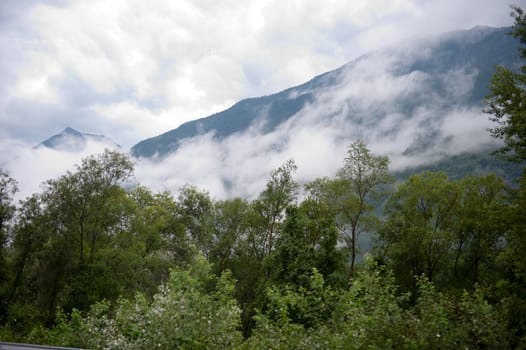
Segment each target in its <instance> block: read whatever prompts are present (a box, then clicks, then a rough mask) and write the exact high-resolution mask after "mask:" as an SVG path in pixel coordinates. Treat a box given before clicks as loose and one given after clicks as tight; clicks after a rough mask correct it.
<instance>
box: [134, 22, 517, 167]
mask: <svg viewBox="0 0 526 350" xmlns="http://www.w3.org/2000/svg"><path fill="white" fill-rule="evenodd" d="M508 31H509V28H508V27H506V28H492V27H482V26H479V27H474V28H472V29H470V30H465V31H456V32H450V33H446V34H442V35H440V36H436V37H433V38H431V39H418V40H416V41H414V42H410V43H405V44H402V45H400V46H401V47H402V48H401V49H400V48H399V47H398V46H397V47H394V46H393V47H392V48H387V49H384V50H379V51H376V52H373V53H369V54H366V55H363V56H360V57H358V58H357V59H355V60H353V61H350V62H348V63H346V64H344V65H343V66H341V67H340V68H337V69H335V70H332V71H329V72H325V73H322V74H320V75H317V76H315V77H313V78H312V79H310V80H308V81H307V82H305V83H303V84H300V85H297V86H294V87H290V88H287V89H285V90H282V91H280V92H277V93H274V94H270V95H266V96H260V97H251V98H247V99H243V100H241V101H239V102H237V103H235V104H234V105H232V106H231V107H230V108H228V109H226V110H224V111H221V112H218V113H215V114H212V115H210V116H207V117H203V118H199V119H196V120H193V121H190V122H187V123H184V124H182V125H181V126H179V127H178V128H175V129H172V130H169V131H167V132H165V133H163V134H160V135H158V136H155V137H151V138H148V139H146V140H143V141H140V142H139V143H137V144H136V145H134V146H133V147H132V149H131V154H132V155H133V156H134V157H137V158H155V157H159V158H162V157H164V156H166V155H168V154H170V153H172V152H174V151H175V150H177V149H178V147H179V146H180V144H181V142H183V141H184V140H185V139H189V138H192V137H195V136H199V135H203V134H207V133H213V135H214V138H216V139H224V138H226V137H228V136H230V135H232V134H235V133H239V132H242V131H245V130H247V129H248V128H250V127H251V126H252V125H254V123H256V122H258V121H259V122H260V124H261V132H262V133H268V132H270V131H272V130H275V128H276V127H278V126H279V125H280V124H282V123H283V122H285V121H287V120H289V119H291V118H292V117H293V116H295V115H297V114H298V113H300V112H301V111H302V110H303V109H304V108H305V106H308V105H309V104H312V103H314V101H315V98H316V96H317V95H318V94H319V92H320V91H321V92H327V91H329V90H330V89H337V88H338V84H340V83H341V79H342V76H343V75H345V72H346V71H350V70H352V69H353V68H354V67H356V66H357V65H360V64H361V63H362V62H364V61H367V60H370V59H375V58H376V57H377V56H379V55H388V53H389V52H390V51H391V52H396V51H397V50H398V51H400V52H399V53H396V54H399V55H408V56H409V54H408V53H407V52H404V50H406V49H405V48H404V46H407V47H409V48H411V46H416V47H417V48H416V49H414V48H412V49H410V50H406V51H411V50H413V51H419V50H420V51H422V52H421V53H420V56H418V57H417V58H416V59H415V58H411V60H412V61H411V62H409V64H403V63H400V62H398V63H396V65H394V66H393V67H390V69H391V73H392V74H393V76H399V77H400V76H409V77H410V76H411V74H412V75H414V76H416V75H418V74H419V73H422V72H423V73H424V74H427V75H428V77H427V78H428V79H429V80H430V85H429V89H430V93H433V94H437V95H440V96H441V97H443V98H449V99H453V100H454V99H457V100H458V101H454V102H455V103H457V102H458V103H459V104H461V105H463V106H477V105H478V106H480V108H482V98H483V97H484V96H485V95H486V94H487V82H488V81H489V79H490V77H491V75H492V74H493V71H494V66H495V65H496V64H505V65H510V64H511V65H513V66H516V64H517V61H518V55H517V50H516V48H517V47H518V42H517V40H515V39H514V38H511V37H510V36H509V35H507V34H506V33H507V32H508ZM426 52H427V53H426ZM386 53H387V54H386ZM391 54H392V53H391ZM401 62H402V61H401ZM455 69H456V70H457V71H455ZM462 69H466V72H463V71H462ZM455 72H456V73H458V74H464V73H465V74H466V75H467V76H468V78H472V79H474V83H473V86H474V87H473V89H472V90H471V91H468V92H467V93H466V96H464V95H462V96H453V94H452V93H451V94H450V95H451V96H448V93H449V92H448V91H447V90H448V89H452V88H453V89H455V88H458V87H455V86H448V85H447V84H442V83H441V82H440V81H439V80H438V79H439V78H440V76H441V75H444V74H455ZM470 75H471V77H470ZM433 79H434V80H433ZM431 80H432V81H431ZM433 84H435V86H433ZM432 88H433V89H434V90H431V89H432ZM441 89H442V90H443V91H441ZM461 93H464V92H463V91H461ZM411 98H412V100H409V99H407V100H401V101H400V102H399V103H400V106H399V108H398V109H397V110H396V112H398V113H402V114H408V113H412V112H413V111H414V110H415V108H419V107H420V106H422V105H425V103H426V102H427V100H426V98H425V96H412V97H411ZM419 98H420V99H421V100H420V101H419V100H418V99H419ZM461 98H462V99H463V100H462V101H461V100H460V99H461ZM404 104H405V105H404ZM445 105H446V107H447V104H445ZM375 108H376V110H370V111H364V113H363V114H369V115H370V114H374V113H376V112H378V113H379V114H382V113H383V114H386V113H384V111H382V110H379V111H378V109H379V107H378V106H376V107H375ZM380 109H381V107H380ZM347 118H360V115H359V113H358V114H356V113H355V114H354V115H353V114H352V113H349V115H348V116H347Z"/></svg>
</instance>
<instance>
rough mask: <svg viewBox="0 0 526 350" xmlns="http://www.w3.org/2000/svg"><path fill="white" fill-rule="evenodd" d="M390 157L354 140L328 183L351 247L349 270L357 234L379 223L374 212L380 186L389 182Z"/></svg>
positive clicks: (352, 263) (351, 270)
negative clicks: (375, 153)
mask: <svg viewBox="0 0 526 350" xmlns="http://www.w3.org/2000/svg"><path fill="white" fill-rule="evenodd" d="M388 166H389V160H388V158H387V157H384V156H375V155H373V154H372V153H371V151H370V150H369V149H367V147H366V146H365V144H364V143H363V142H362V141H356V142H353V143H352V144H351V145H350V146H349V149H348V150H347V157H346V158H345V161H344V165H343V167H342V168H341V169H340V170H339V171H338V174H337V176H338V178H337V180H336V181H333V182H332V183H331V184H330V185H329V190H330V191H331V192H332V194H333V196H334V197H333V199H332V200H333V201H334V203H335V205H336V210H337V212H338V214H337V218H336V220H337V222H340V227H342V232H343V240H344V242H345V243H346V245H347V247H348V248H349V250H350V255H351V267H350V272H351V274H352V273H353V272H354V264H355V262H356V256H357V252H358V236H359V234H360V233H363V232H371V231H373V230H374V229H375V226H376V224H377V223H378V218H377V217H376V215H375V213H374V209H375V204H376V203H377V202H378V200H379V199H380V196H381V194H382V189H383V188H384V187H385V185H387V184H389V183H391V182H392V179H391V176H390V175H389V168H388Z"/></svg>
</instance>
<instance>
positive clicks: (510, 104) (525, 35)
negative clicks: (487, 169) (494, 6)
mask: <svg viewBox="0 0 526 350" xmlns="http://www.w3.org/2000/svg"><path fill="white" fill-rule="evenodd" d="M512 10H513V12H512V13H511V15H512V17H513V18H514V19H515V24H514V26H513V28H512V31H511V34H512V35H513V36H515V37H517V38H518V39H519V40H520V42H521V44H522V45H524V44H526V15H525V14H524V11H523V10H522V9H521V8H520V7H518V6H512ZM520 55H521V58H522V59H526V48H525V47H524V46H523V47H521V48H520ZM525 87H526V65H522V66H521V67H520V69H519V71H513V70H511V69H509V68H506V67H502V66H498V67H497V68H496V70H495V73H494V75H493V77H492V79H491V83H490V85H489V90H490V93H489V95H488V96H487V97H486V99H485V104H486V109H485V112H487V113H489V114H492V116H491V117H490V119H491V120H492V121H494V122H496V123H497V126H496V127H494V128H492V129H491V134H492V135H493V137H495V138H499V139H502V140H503V141H504V147H502V148H501V152H502V153H504V154H510V153H511V154H510V156H509V159H511V160H514V161H517V162H521V161H524V160H526V89H525Z"/></svg>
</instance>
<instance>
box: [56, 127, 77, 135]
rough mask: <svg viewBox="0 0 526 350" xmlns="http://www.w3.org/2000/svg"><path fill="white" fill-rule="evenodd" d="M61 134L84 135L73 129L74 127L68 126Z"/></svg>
mask: <svg viewBox="0 0 526 350" xmlns="http://www.w3.org/2000/svg"><path fill="white" fill-rule="evenodd" d="M60 134H69V135H82V133H81V132H79V131H77V130H75V129H73V128H72V127H69V126H68V127H66V128H65V129H64V130H63V131H62V132H61V133H60Z"/></svg>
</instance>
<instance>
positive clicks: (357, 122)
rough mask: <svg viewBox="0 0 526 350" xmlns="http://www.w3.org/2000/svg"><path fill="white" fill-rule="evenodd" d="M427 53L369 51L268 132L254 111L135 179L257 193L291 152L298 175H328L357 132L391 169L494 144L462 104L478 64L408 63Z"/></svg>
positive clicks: (142, 169)
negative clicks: (427, 67)
mask: <svg viewBox="0 0 526 350" xmlns="http://www.w3.org/2000/svg"><path fill="white" fill-rule="evenodd" d="M434 43H435V45H438V44H440V40H436V41H435V42H434ZM430 48H432V46H430ZM402 52H403V54H401V53H402ZM430 52H431V51H426V50H421V49H420V48H419V47H417V46H413V45H409V46H406V47H403V48H398V49H396V48H395V49H389V50H384V51H382V52H379V53H377V54H374V55H370V56H368V57H367V58H365V59H363V60H360V61H357V62H356V63H354V64H351V65H348V66H347V67H345V69H343V70H342V71H341V74H340V76H339V77H333V78H335V79H336V80H337V81H339V83H338V84H337V85H336V86H332V87H331V88H329V89H321V90H317V91H311V92H312V93H314V100H313V102H312V103H310V104H309V105H307V106H306V107H304V108H303V109H302V110H301V111H300V112H298V113H297V114H296V115H295V116H293V117H292V118H291V119H289V120H287V121H286V122H284V123H283V124H281V125H280V127H279V128H277V129H276V130H274V131H272V132H269V133H265V132H264V131H263V130H264V128H263V126H262V124H261V119H260V120H259V122H258V123H259V124H258V123H255V124H254V125H253V126H252V127H251V128H250V129H249V130H247V131H244V132H242V133H237V134H234V135H231V136H229V137H227V138H226V139H223V140H217V139H216V138H214V135H213V133H209V134H206V135H200V136H197V137H195V138H192V139H186V140H183V143H182V145H181V147H180V148H179V149H178V150H177V152H175V153H173V154H171V155H169V156H168V157H166V158H163V159H162V160H159V159H153V160H151V159H141V160H139V161H138V164H137V179H138V180H139V181H140V182H142V183H144V184H145V185H147V186H149V187H152V188H155V189H157V190H170V191H177V189H178V188H180V187H181V186H183V185H185V184H193V185H197V186H198V187H200V188H204V189H207V190H209V191H210V193H211V194H212V195H213V196H215V197H217V198H228V197H233V196H241V197H245V198H255V197H256V196H257V195H258V194H259V192H260V191H261V190H262V189H263V188H264V185H265V183H266V181H267V180H268V178H269V174H270V172H271V171H272V170H273V169H275V168H277V167H278V166H279V165H281V164H282V163H284V162H285V161H286V160H287V159H290V158H292V159H294V160H295V161H296V163H297V165H298V172H297V174H296V175H295V178H296V179H297V180H298V181H299V182H300V183H306V182H308V181H311V180H313V179H314V178H316V177H321V176H334V175H335V173H336V171H337V169H338V168H340V167H341V166H342V165H343V159H344V157H345V154H346V149H347V147H348V145H349V144H350V143H352V142H353V141H355V140H356V139H362V140H364V142H365V143H366V144H367V146H368V147H369V148H370V149H371V150H372V151H373V152H374V153H375V154H382V155H387V156H388V157H389V159H390V161H391V169H392V170H401V169H403V168H405V167H407V166H416V165H420V164H425V163H431V162H434V161H437V160H439V159H441V158H443V157H444V156H446V155H456V154H461V153H465V152H477V151H480V150H483V149H489V148H492V147H495V145H496V143H495V141H494V140H493V139H492V138H491V136H490V135H489V133H488V132H487V129H488V128H489V127H491V126H492V124H491V122H490V121H489V119H488V117H487V116H486V115H484V114H483V113H482V111H481V108H480V106H470V105H466V104H465V101H466V96H469V94H470V93H471V92H472V90H473V88H474V84H475V79H476V75H477V74H476V73H477V72H476V71H473V70H472V69H471V68H470V67H469V66H467V65H466V66H463V67H459V68H454V69H452V70H449V71H448V72H447V73H442V72H438V73H436V74H435V75H432V73H424V72H422V71H412V70H409V69H408V68H407V67H410V66H412V65H413V64H414V62H416V61H417V60H419V59H421V58H422V57H425V56H426V55H429V53H430ZM400 72H405V73H400ZM436 84H441V85H442V86H443V87H444V89H437V87H436ZM298 93H299V92H298V91H293V92H291V98H292V97H295V96H296V95H297V94H298ZM405 104H407V105H405ZM264 117H265V116H264V114H262V116H261V118H263V119H264Z"/></svg>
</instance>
